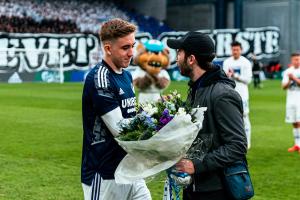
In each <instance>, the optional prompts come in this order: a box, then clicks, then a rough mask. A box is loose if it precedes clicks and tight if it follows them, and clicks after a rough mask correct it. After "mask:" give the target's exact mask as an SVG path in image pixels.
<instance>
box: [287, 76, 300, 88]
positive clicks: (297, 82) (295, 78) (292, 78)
mask: <svg viewBox="0 0 300 200" xmlns="http://www.w3.org/2000/svg"><path fill="white" fill-rule="evenodd" d="M288 76H289V79H290V80H291V81H294V82H296V84H297V85H298V86H299V85H300V79H299V78H298V77H297V76H295V75H293V74H289V75H288Z"/></svg>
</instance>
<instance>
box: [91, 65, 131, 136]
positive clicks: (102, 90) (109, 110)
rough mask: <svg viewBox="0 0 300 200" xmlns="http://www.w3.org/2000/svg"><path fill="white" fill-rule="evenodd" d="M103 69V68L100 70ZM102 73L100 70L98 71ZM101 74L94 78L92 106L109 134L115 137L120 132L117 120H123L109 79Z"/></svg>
mask: <svg viewBox="0 0 300 200" xmlns="http://www.w3.org/2000/svg"><path fill="white" fill-rule="evenodd" d="M102 71H104V70H102ZM100 73H102V72H100ZM104 77H105V78H103V76H101V74H100V75H99V76H98V77H97V78H96V80H95V82H94V83H95V87H94V89H93V91H92V93H93V95H92V98H93V108H94V109H95V112H96V114H97V115H98V116H100V117H101V119H102V120H103V122H104V123H105V125H106V126H107V128H108V129H109V131H110V132H111V134H112V135H113V136H114V137H116V136H118V135H119V133H120V131H121V130H120V128H119V125H118V124H119V122H120V121H121V120H125V121H126V119H125V118H123V115H122V111H121V108H120V105H119V102H118V99H117V97H116V93H115V92H114V89H113V88H114V87H113V86H112V85H111V83H110V82H109V79H108V78H107V77H106V76H105V75H104Z"/></svg>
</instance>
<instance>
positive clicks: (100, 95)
mask: <svg viewBox="0 0 300 200" xmlns="http://www.w3.org/2000/svg"><path fill="white" fill-rule="evenodd" d="M135 31H136V27H135V26H134V25H133V24H131V23H129V22H127V21H124V20H122V19H112V20H110V21H108V22H106V23H104V24H103V25H102V28H101V31H100V33H99V35H100V39H101V45H102V50H103V53H104V58H103V60H102V61H101V62H100V63H98V64H97V65H96V66H95V67H94V68H93V69H92V70H91V71H90V72H89V74H88V75H87V77H86V81H85V84H84V89H83V94H82V119H83V132H84V134H83V147H82V165H81V182H82V187H83V191H84V199H85V200H91V199H93V200H131V199H132V200H150V199H151V196H150V192H149V190H148V188H147V186H146V184H145V181H144V180H138V181H136V182H134V183H132V184H117V183H116V182H115V180H114V172H115V170H116V168H117V166H118V164H119V163H120V161H121V160H122V159H123V158H124V156H125V155H126V152H125V151H124V150H123V149H122V148H121V147H120V146H119V145H118V144H117V142H116V141H115V139H114V137H116V136H117V135H118V134H119V131H120V128H119V127H118V122H119V121H120V120H128V119H129V118H131V117H133V116H134V115H135V114H136V113H135V104H136V98H135V94H134V89H133V85H132V77H131V74H130V73H129V72H128V71H126V70H124V69H125V68H127V67H128V65H129V63H130V60H131V58H132V56H133V48H134V45H135Z"/></svg>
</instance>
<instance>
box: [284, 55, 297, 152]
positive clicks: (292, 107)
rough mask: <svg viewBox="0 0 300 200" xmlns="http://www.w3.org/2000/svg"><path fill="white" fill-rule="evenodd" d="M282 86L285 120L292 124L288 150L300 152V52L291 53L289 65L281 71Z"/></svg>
mask: <svg viewBox="0 0 300 200" xmlns="http://www.w3.org/2000/svg"><path fill="white" fill-rule="evenodd" d="M282 88H283V89H285V90H287V96H286V117H285V121H286V122H287V123H292V124H293V133H294V139H295V145H294V146H293V147H291V148H289V149H288V151H289V152H294V151H298V152H299V153H300V103H299V99H300V53H293V54H292V55H291V66H290V67H289V68H288V69H286V70H285V71H284V72H283V79H282Z"/></svg>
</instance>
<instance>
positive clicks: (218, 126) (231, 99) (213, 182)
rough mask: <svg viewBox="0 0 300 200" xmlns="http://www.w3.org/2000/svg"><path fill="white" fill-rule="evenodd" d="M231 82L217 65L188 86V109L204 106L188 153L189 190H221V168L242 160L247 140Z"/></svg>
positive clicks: (238, 100) (237, 96)
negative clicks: (191, 174) (191, 173)
mask: <svg viewBox="0 0 300 200" xmlns="http://www.w3.org/2000/svg"><path fill="white" fill-rule="evenodd" d="M234 87H235V83H234V81H232V80H230V79H229V78H228V77H227V76H226V74H225V73H224V71H223V70H222V69H221V67H219V66H214V67H213V69H212V70H209V71H207V72H205V73H204V74H203V75H202V76H201V77H200V78H199V79H198V80H197V81H196V82H194V83H193V84H192V85H190V91H189V95H188V99H187V101H188V102H189V103H190V104H191V105H192V107H198V106H200V107H207V111H206V112H205V115H204V116H205V117H204V121H203V128H202V129H201V130H200V132H199V133H198V136H197V138H196V140H195V141H194V143H193V145H192V147H191V148H190V150H189V152H188V158H190V159H191V160H192V161H193V163H194V166H195V174H194V182H193V185H191V186H190V187H193V188H189V189H192V190H193V191H199V192H201V191H203V192H204V191H214V190H219V189H222V188H223V184H222V175H221V173H222V169H223V168H224V167H225V166H227V165H229V164H231V163H233V162H235V161H237V160H243V159H245V156H246V153H247V139H246V134H245V130H244V123H243V105H242V99H241V97H240V95H239V94H238V93H237V92H236V91H235V90H234Z"/></svg>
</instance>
